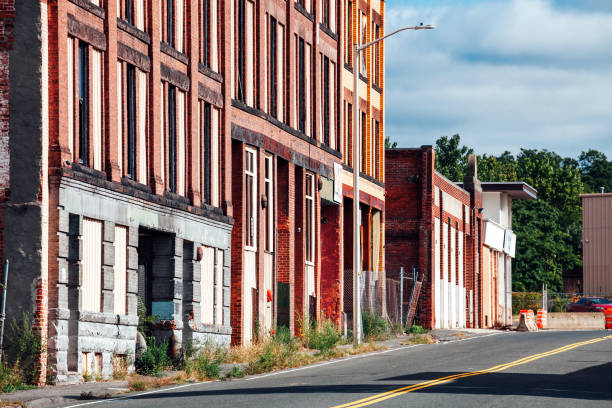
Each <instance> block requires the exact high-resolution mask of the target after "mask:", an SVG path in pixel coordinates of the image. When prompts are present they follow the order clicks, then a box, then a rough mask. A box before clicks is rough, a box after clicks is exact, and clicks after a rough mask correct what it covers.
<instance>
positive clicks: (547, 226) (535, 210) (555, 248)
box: [512, 200, 582, 292]
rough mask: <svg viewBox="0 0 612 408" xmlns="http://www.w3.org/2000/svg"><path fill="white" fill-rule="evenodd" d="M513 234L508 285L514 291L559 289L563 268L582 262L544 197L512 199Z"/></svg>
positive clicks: (570, 239) (570, 237)
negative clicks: (544, 287) (511, 268)
mask: <svg viewBox="0 0 612 408" xmlns="http://www.w3.org/2000/svg"><path fill="white" fill-rule="evenodd" d="M512 206H513V207H512V216H513V220H512V221H513V225H514V232H515V233H516V236H517V241H516V258H515V262H514V264H513V270H512V286H513V289H514V290H517V291H525V290H526V291H539V290H541V288H542V284H543V283H545V284H547V285H548V288H549V290H550V291H552V292H561V291H562V290H563V271H564V270H573V269H575V268H577V267H580V265H581V264H582V262H581V259H580V252H576V248H575V245H574V243H573V242H572V236H571V234H569V233H567V232H565V231H563V230H562V229H561V228H560V218H561V217H560V214H561V212H560V211H559V210H558V209H557V208H555V207H554V206H552V205H551V204H549V203H547V202H546V201H545V200H533V201H516V202H514V203H513V205H512Z"/></svg>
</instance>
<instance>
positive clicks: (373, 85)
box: [372, 84, 382, 94]
mask: <svg viewBox="0 0 612 408" xmlns="http://www.w3.org/2000/svg"><path fill="white" fill-rule="evenodd" d="M372 89H373V90H375V91H376V92H378V93H379V94H382V89H381V88H379V87H378V85H376V84H372Z"/></svg>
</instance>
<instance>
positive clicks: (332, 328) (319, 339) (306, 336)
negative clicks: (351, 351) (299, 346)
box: [302, 319, 342, 353]
mask: <svg viewBox="0 0 612 408" xmlns="http://www.w3.org/2000/svg"><path fill="white" fill-rule="evenodd" d="M302 333H303V336H302V338H303V344H304V346H305V347H307V348H309V349H311V350H319V352H321V353H329V352H330V351H331V350H332V349H334V348H335V347H336V346H337V345H338V343H339V342H340V340H341V339H342V333H341V332H340V329H338V328H337V327H336V325H335V324H334V322H333V321H331V320H330V319H321V321H320V322H318V321H315V322H314V323H313V324H307V325H306V327H305V328H303V329H302Z"/></svg>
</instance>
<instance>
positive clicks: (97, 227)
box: [81, 218, 102, 312]
mask: <svg viewBox="0 0 612 408" xmlns="http://www.w3.org/2000/svg"><path fill="white" fill-rule="evenodd" d="M81 239H82V245H83V259H82V268H83V275H82V276H83V278H82V281H81V310H84V311H88V312H99V311H100V305H101V300H100V299H101V295H102V221H98V220H92V219H89V218H84V219H83V236H82V237H81Z"/></svg>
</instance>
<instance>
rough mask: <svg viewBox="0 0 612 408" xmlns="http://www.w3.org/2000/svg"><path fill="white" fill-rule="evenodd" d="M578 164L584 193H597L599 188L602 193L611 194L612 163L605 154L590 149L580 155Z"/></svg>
mask: <svg viewBox="0 0 612 408" xmlns="http://www.w3.org/2000/svg"><path fill="white" fill-rule="evenodd" d="M578 164H579V166H580V170H581V172H582V180H583V181H584V190H585V191H586V192H588V193H599V191H600V188H601V187H603V188H604V191H607V192H612V162H609V161H608V158H607V157H606V155H605V154H603V153H602V152H599V151H597V150H593V149H590V150H589V151H587V152H582V153H580V156H578Z"/></svg>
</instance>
